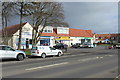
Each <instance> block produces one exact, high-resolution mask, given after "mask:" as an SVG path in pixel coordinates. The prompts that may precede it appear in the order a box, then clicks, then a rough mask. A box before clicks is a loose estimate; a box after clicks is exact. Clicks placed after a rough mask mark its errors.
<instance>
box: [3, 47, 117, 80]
mask: <svg viewBox="0 0 120 80" xmlns="http://www.w3.org/2000/svg"><path fill="white" fill-rule="evenodd" d="M1 64H2V71H3V72H2V77H3V78H12V79H13V78H14V79H16V78H38V79H41V78H49V79H50V78H51V79H53V78H78V79H79V80H82V79H80V78H96V80H97V78H101V80H105V79H103V78H115V77H116V76H118V50H117V49H111V50H109V49H105V47H102V46H98V47H95V48H82V49H81V48H80V49H74V48H68V52H67V53H65V55H64V56H61V57H48V58H45V59H43V58H38V57H37V58H27V59H25V60H24V61H4V62H3V63H1ZM14 79H13V80H14ZM75 80H76V79H75ZM88 80H89V79H88ZM94 80H95V79H94Z"/></svg>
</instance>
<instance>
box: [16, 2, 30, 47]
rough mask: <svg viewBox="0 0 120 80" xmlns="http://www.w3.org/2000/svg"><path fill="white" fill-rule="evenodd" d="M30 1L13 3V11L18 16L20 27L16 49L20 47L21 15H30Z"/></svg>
mask: <svg viewBox="0 0 120 80" xmlns="http://www.w3.org/2000/svg"><path fill="white" fill-rule="evenodd" d="M31 7H32V6H31V2H23V1H21V2H16V3H15V4H14V11H15V12H16V14H17V15H19V16H20V28H19V39H18V40H19V41H18V49H20V48H21V38H22V23H23V17H26V16H29V15H31V13H32V11H31Z"/></svg>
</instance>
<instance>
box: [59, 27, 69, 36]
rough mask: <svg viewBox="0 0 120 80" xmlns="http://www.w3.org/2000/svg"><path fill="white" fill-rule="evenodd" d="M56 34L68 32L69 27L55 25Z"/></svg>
mask: <svg viewBox="0 0 120 80" xmlns="http://www.w3.org/2000/svg"><path fill="white" fill-rule="evenodd" d="M57 34H69V28H66V27H57Z"/></svg>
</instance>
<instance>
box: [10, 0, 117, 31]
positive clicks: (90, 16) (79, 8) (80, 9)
mask: <svg viewBox="0 0 120 80" xmlns="http://www.w3.org/2000/svg"><path fill="white" fill-rule="evenodd" d="M72 1H73V0H72ZM62 3H63V7H64V12H65V21H66V22H68V24H69V25H70V27H71V28H77V29H90V30H92V31H93V33H114V32H118V2H70V0H69V1H67V2H62ZM18 23H19V20H17V19H16V18H15V16H14V17H13V19H12V20H10V23H9V25H14V24H18Z"/></svg>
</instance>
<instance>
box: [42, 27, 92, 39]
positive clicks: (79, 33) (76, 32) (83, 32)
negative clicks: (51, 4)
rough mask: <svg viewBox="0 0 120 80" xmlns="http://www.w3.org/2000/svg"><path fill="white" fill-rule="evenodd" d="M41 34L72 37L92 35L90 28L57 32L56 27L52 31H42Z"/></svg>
mask: <svg viewBox="0 0 120 80" xmlns="http://www.w3.org/2000/svg"><path fill="white" fill-rule="evenodd" d="M42 36H66V37H69V36H72V37H93V35H92V31H91V30H80V29H73V28H70V29H69V34H57V32H56V29H54V30H53V33H42Z"/></svg>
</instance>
